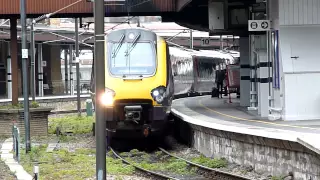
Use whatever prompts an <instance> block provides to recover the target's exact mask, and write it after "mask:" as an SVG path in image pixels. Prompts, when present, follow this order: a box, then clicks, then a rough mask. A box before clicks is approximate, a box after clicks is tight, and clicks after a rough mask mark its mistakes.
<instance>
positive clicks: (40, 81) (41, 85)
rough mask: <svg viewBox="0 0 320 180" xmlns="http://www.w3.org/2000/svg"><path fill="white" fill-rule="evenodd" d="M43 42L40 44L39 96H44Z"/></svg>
mask: <svg viewBox="0 0 320 180" xmlns="http://www.w3.org/2000/svg"><path fill="white" fill-rule="evenodd" d="M42 61H43V56H42V44H38V85H39V87H38V88H39V89H38V91H39V96H41V97H42V96H44V93H43V66H42Z"/></svg>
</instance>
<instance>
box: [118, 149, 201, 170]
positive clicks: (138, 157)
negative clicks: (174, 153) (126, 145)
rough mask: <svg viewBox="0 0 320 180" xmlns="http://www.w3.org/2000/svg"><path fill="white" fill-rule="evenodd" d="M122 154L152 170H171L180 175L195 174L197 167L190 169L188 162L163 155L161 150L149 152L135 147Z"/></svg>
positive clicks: (132, 161) (134, 162)
mask: <svg viewBox="0 0 320 180" xmlns="http://www.w3.org/2000/svg"><path fill="white" fill-rule="evenodd" d="M121 156H122V157H125V159H126V160H127V161H129V162H131V163H132V164H134V165H136V166H138V167H141V168H144V169H147V170H150V171H162V172H171V173H174V174H180V175H192V174H195V169H191V170H190V168H189V166H188V164H187V163H186V162H184V161H182V160H179V159H176V158H172V157H170V156H167V155H163V154H162V153H160V151H158V152H155V153H152V154H148V153H146V152H143V151H139V150H137V149H133V150H131V151H130V152H126V153H124V152H123V153H121Z"/></svg>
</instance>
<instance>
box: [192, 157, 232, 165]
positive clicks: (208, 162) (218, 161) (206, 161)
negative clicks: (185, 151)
mask: <svg viewBox="0 0 320 180" xmlns="http://www.w3.org/2000/svg"><path fill="white" fill-rule="evenodd" d="M191 161H192V162H194V163H197V164H200V165H203V166H207V167H210V168H223V167H226V166H227V165H228V161H227V160H226V159H224V158H221V159H220V158H214V159H211V158H207V157H205V156H204V155H200V156H199V157H196V158H193V159H192V160H191Z"/></svg>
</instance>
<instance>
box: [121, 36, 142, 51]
mask: <svg viewBox="0 0 320 180" xmlns="http://www.w3.org/2000/svg"><path fill="white" fill-rule="evenodd" d="M139 38H140V33H139V34H138V35H137V36H136V37H135V38H134V40H133V41H132V45H131V46H130V48H129V49H127V50H126V51H125V52H124V53H125V56H129V54H130V52H131V51H132V49H133V48H134V47H135V46H136V44H137V41H138V39H139Z"/></svg>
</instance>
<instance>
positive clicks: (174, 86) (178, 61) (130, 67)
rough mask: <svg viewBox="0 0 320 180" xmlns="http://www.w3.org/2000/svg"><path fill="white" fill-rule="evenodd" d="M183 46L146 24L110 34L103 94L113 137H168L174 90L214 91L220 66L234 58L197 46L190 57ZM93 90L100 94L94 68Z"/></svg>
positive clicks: (106, 49)
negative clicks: (167, 129) (209, 51)
mask: <svg viewBox="0 0 320 180" xmlns="http://www.w3.org/2000/svg"><path fill="white" fill-rule="evenodd" d="M178 51H181V50H179V49H178V48H171V47H169V44H168V42H166V40H165V39H164V38H162V37H160V36H158V35H157V34H156V33H154V32H153V31H151V30H148V29H145V28H140V27H134V28H124V29H117V30H113V31H111V32H109V33H108V34H107V36H106V38H105V74H104V76H105V94H104V96H103V97H102V99H100V103H102V104H103V105H104V107H105V112H106V124H107V127H106V129H107V136H109V137H122V138H138V137H148V136H156V137H161V136H163V135H164V134H165V132H166V128H167V125H168V118H169V114H170V110H171V104H172V101H173V98H174V95H178V94H185V93H193V92H211V90H212V87H213V86H214V80H215V69H216V67H217V65H218V64H219V63H221V62H222V63H223V62H225V60H226V59H228V58H229V59H231V60H232V56H230V55H228V54H225V56H226V57H221V56H220V57H219V56H218V55H216V54H212V53H211V54H210V53H208V52H200V51H192V50H190V51H187V52H188V53H187V55H185V56H184V57H183V56H176V55H175V54H179V52H178ZM185 52H186V51H185ZM217 53H218V52H217ZM221 54H222V53H220V54H219V55H221ZM91 91H92V92H93V95H94V71H93V70H92V78H91ZM92 97H93V100H94V99H95V98H94V96H92Z"/></svg>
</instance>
